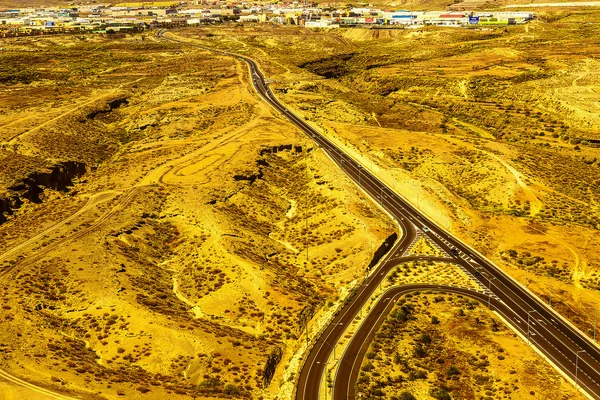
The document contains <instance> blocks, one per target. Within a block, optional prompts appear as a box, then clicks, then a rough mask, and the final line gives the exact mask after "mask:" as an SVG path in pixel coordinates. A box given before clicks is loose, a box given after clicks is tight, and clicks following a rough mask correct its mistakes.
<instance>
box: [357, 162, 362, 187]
mask: <svg viewBox="0 0 600 400" xmlns="http://www.w3.org/2000/svg"><path fill="white" fill-rule="evenodd" d="M361 170H362V165H359V166H358V186H360V171H361Z"/></svg>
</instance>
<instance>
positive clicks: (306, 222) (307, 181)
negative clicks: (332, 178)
mask: <svg viewBox="0 0 600 400" xmlns="http://www.w3.org/2000/svg"><path fill="white" fill-rule="evenodd" d="M304 162H305V164H306V185H307V186H309V185H310V175H309V173H310V169H309V168H308V149H307V151H306V152H305V153H304ZM309 208H310V207H309V205H308V187H307V189H306V213H305V214H304V222H305V229H306V235H305V242H306V243H305V244H306V246H305V247H306V268H305V269H308V210H309ZM307 340H308V338H307Z"/></svg>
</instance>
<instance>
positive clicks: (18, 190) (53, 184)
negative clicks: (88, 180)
mask: <svg viewBox="0 0 600 400" xmlns="http://www.w3.org/2000/svg"><path fill="white" fill-rule="evenodd" d="M86 171H87V167H86V165H85V164H84V163H80V162H77V161H67V162H64V163H61V164H57V165H55V166H53V167H51V168H48V169H47V170H44V171H35V172H32V173H31V174H29V175H28V176H27V177H26V178H25V179H23V180H22V181H21V182H19V183H17V184H15V185H13V186H11V187H9V188H7V189H8V190H7V192H6V194H5V195H4V196H2V197H0V223H1V222H4V221H6V216H7V215H10V214H12V213H13V212H14V210H16V209H18V208H19V207H21V206H22V205H23V202H24V201H25V200H28V201H30V202H32V203H36V204H39V203H41V202H42V199H41V197H40V196H41V194H42V193H43V192H44V190H46V189H51V190H56V191H60V192H65V191H67V190H68V188H69V187H70V186H73V179H75V178H79V177H80V176H82V175H84V174H85V173H86Z"/></svg>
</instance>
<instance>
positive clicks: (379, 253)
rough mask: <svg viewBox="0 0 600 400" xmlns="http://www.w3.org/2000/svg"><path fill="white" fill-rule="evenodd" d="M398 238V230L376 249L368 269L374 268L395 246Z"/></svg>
mask: <svg viewBox="0 0 600 400" xmlns="http://www.w3.org/2000/svg"><path fill="white" fill-rule="evenodd" d="M397 239H398V234H397V233H396V232H394V233H392V234H391V235H390V236H388V237H387V239H385V241H384V242H383V243H382V244H381V246H379V248H378V249H377V250H376V251H375V254H374V255H373V259H372V260H371V262H370V263H369V267H368V269H371V268H373V267H374V266H375V265H376V264H377V263H378V262H379V260H381V258H382V257H383V256H384V255H386V254H387V252H388V251H390V249H391V248H392V247H393V246H394V243H395V242H396V240H397Z"/></svg>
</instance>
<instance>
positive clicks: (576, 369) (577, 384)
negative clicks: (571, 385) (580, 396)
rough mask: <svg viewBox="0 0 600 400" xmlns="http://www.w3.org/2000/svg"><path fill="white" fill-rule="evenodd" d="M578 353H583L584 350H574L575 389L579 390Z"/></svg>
mask: <svg viewBox="0 0 600 400" xmlns="http://www.w3.org/2000/svg"><path fill="white" fill-rule="evenodd" d="M579 353H585V350H579V351H576V352H575V355H576V357H575V389H577V390H579Z"/></svg>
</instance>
